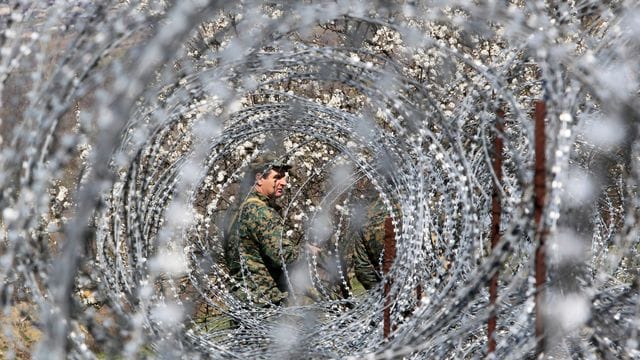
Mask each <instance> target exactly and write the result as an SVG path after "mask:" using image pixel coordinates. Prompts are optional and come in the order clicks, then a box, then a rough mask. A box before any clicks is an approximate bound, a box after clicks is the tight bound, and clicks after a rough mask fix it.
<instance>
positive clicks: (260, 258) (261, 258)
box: [225, 154, 300, 306]
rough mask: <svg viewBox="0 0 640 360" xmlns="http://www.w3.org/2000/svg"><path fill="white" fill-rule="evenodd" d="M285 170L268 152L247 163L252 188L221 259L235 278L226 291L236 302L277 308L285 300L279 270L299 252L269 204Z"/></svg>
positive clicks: (282, 183) (277, 209)
mask: <svg viewBox="0 0 640 360" xmlns="http://www.w3.org/2000/svg"><path fill="white" fill-rule="evenodd" d="M290 168H291V166H289V165H287V164H286V163H284V162H281V161H278V159H277V158H276V157H275V156H273V155H272V154H267V155H264V156H261V157H260V158H258V159H257V160H256V161H255V162H254V163H253V165H252V169H251V170H252V172H253V174H255V184H254V186H253V189H252V190H251V192H250V193H249V194H248V195H247V197H246V199H245V200H244V202H243V203H242V205H240V208H239V210H238V212H237V214H236V216H235V219H233V220H232V223H231V228H230V233H229V237H228V241H227V244H226V246H225V261H226V263H227V266H228V269H229V272H230V275H231V276H232V277H233V278H234V279H235V280H236V286H235V288H234V289H232V291H233V292H234V293H235V294H236V296H238V297H239V298H240V299H242V300H245V301H250V302H253V303H255V304H258V305H261V306H269V305H270V304H274V305H283V304H284V303H285V301H286V299H287V297H288V292H289V289H288V287H287V285H286V279H285V276H284V269H286V267H287V266H288V265H290V264H291V263H293V262H294V261H295V260H297V258H298V255H299V253H300V247H299V244H298V243H294V242H292V241H291V240H290V239H288V238H287V237H286V236H285V232H286V229H285V227H284V221H283V218H282V216H281V215H280V206H278V205H277V204H276V203H275V200H276V199H277V198H279V197H280V196H282V195H283V193H284V188H285V186H286V185H287V180H286V172H287V171H288V170H289V169H290Z"/></svg>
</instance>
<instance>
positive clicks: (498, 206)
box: [487, 109, 504, 354]
mask: <svg viewBox="0 0 640 360" xmlns="http://www.w3.org/2000/svg"><path fill="white" fill-rule="evenodd" d="M496 115H497V116H498V118H497V123H496V140H495V148H494V150H495V155H494V159H493V171H494V173H495V174H496V183H495V184H494V185H493V193H492V195H491V249H493V248H495V247H496V245H497V244H498V242H499V241H500V220H501V215H502V203H501V199H500V183H501V182H502V148H503V146H504V145H503V144H504V142H503V141H504V140H503V138H502V136H503V132H504V111H503V110H502V109H500V110H498V111H497V112H496ZM497 298H498V272H496V273H495V275H493V276H492V277H491V280H490V281H489V306H491V308H492V309H491V314H490V315H489V321H488V322H487V337H488V339H489V346H488V353H489V354H491V353H493V352H494V351H496V339H495V331H496V326H497V322H498V316H497V315H496V308H495V304H496V299H497Z"/></svg>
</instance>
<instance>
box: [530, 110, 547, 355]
mask: <svg viewBox="0 0 640 360" xmlns="http://www.w3.org/2000/svg"><path fill="white" fill-rule="evenodd" d="M535 106H536V107H535V156H536V158H535V175H534V180H533V184H534V190H535V192H534V210H533V219H534V221H535V226H536V238H537V242H538V246H537V248H536V257H535V268H536V293H535V307H536V323H535V326H536V339H537V341H538V346H537V347H538V354H541V353H543V352H544V348H545V339H544V319H543V312H542V302H543V300H544V297H543V296H544V286H545V280H546V277H547V265H546V252H545V240H546V239H545V238H546V231H545V225H544V223H543V219H542V212H543V210H544V203H545V197H546V190H547V189H546V178H547V170H546V163H545V162H546V161H545V124H544V119H545V117H546V106H545V103H544V101H537V102H536V105H535Z"/></svg>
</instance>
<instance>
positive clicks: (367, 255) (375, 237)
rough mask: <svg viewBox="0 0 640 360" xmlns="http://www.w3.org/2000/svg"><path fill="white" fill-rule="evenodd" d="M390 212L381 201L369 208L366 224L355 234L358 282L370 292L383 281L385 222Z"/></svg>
mask: <svg viewBox="0 0 640 360" xmlns="http://www.w3.org/2000/svg"><path fill="white" fill-rule="evenodd" d="M388 214H389V213H388V211H387V209H386V208H385V206H384V203H383V202H382V201H381V200H379V199H378V200H376V201H375V202H374V203H373V204H371V206H369V207H368V208H367V214H366V218H365V221H364V223H363V224H362V226H360V227H359V229H358V230H357V231H356V232H355V239H354V241H355V250H354V255H353V264H354V270H355V273H356V277H357V278H358V281H360V283H361V284H362V285H363V286H364V288H365V289H367V290H369V289H371V288H373V287H374V286H376V284H377V283H378V282H380V280H381V279H382V268H381V264H382V258H381V256H382V251H383V250H384V233H385V232H384V230H385V229H384V222H385V218H386V217H387V215H388Z"/></svg>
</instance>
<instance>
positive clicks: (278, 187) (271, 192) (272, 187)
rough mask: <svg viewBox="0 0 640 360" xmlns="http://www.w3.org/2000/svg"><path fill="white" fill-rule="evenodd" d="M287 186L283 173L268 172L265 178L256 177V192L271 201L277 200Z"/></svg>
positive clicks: (272, 170)
mask: <svg viewBox="0 0 640 360" xmlns="http://www.w3.org/2000/svg"><path fill="white" fill-rule="evenodd" d="M286 186H287V176H286V173H285V172H284V171H276V170H274V169H271V170H269V172H268V173H267V175H266V176H265V177H263V176H260V175H258V179H257V181H256V190H257V191H258V192H259V193H261V194H262V195H265V196H267V197H270V198H272V199H276V198H279V197H280V196H282V195H283V194H284V188H285V187H286Z"/></svg>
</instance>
